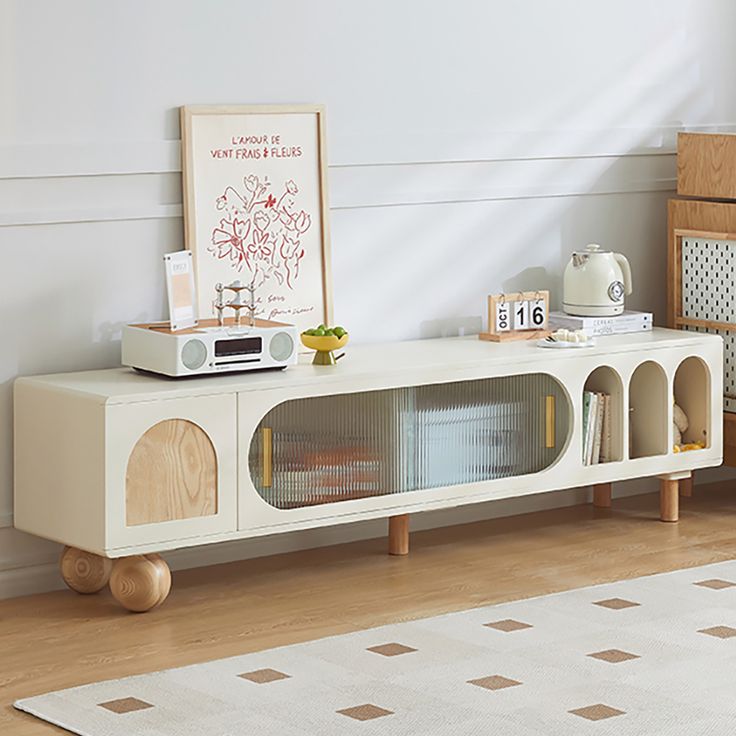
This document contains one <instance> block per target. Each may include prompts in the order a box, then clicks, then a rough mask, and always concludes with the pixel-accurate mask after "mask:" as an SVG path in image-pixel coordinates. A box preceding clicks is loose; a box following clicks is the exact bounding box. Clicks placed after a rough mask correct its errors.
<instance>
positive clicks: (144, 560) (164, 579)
mask: <svg viewBox="0 0 736 736" xmlns="http://www.w3.org/2000/svg"><path fill="white" fill-rule="evenodd" d="M110 590H111V591H112V594H113V597H114V598H115V600H116V601H117V602H118V603H119V604H120V605H121V606H123V607H124V608H127V609H128V610H129V611H135V612H136V613H143V612H144V611H150V610H151V609H152V608H156V606H160V605H161V604H162V603H163V602H164V601H165V600H166V596H168V595H169V591H170V590H171V572H170V570H169V566H168V565H167V564H166V563H165V562H164V560H163V558H162V557H161V556H160V555H154V554H151V555H134V556H133V557H122V558H121V559H119V560H115V564H114V565H113V568H112V575H111V576H110Z"/></svg>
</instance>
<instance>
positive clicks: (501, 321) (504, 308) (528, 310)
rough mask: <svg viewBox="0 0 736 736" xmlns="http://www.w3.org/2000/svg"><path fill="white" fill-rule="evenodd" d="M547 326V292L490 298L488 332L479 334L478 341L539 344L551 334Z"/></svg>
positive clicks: (520, 293)
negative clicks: (525, 341) (532, 341)
mask: <svg viewBox="0 0 736 736" xmlns="http://www.w3.org/2000/svg"><path fill="white" fill-rule="evenodd" d="M548 325H549V292H548V291H522V292H518V293H516V294H491V295H490V296H489V297H488V332H481V333H480V335H478V337H479V338H480V339H481V340H489V341H490V342H505V341H506V340H535V339H536V340H539V339H540V338H544V337H547V335H550V334H551V331H550V330H549V329H547V327H548Z"/></svg>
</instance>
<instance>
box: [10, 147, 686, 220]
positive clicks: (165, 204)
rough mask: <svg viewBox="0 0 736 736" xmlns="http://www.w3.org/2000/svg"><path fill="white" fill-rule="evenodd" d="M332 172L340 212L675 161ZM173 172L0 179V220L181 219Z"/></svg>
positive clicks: (631, 179) (637, 177) (495, 193)
mask: <svg viewBox="0 0 736 736" xmlns="http://www.w3.org/2000/svg"><path fill="white" fill-rule="evenodd" d="M329 175H330V176H329V178H330V181H329V190H330V191H329V199H330V209H331V210H332V211H342V210H356V209H366V208H380V207H408V206H427V205H441V204H450V203H473V202H494V201H507V200H520V199H544V198H559V197H580V196H590V195H610V194H631V193H644V192H672V191H674V190H675V189H676V160H675V156H674V154H670V155H667V156H660V155H647V156H644V155H639V156H628V157H625V158H623V159H608V158H568V159H527V160H513V161H481V162H479V161H473V162H470V161H464V162H454V163H448V162H434V163H425V164H411V165H410V164H398V165H388V164H381V165H379V166H355V167H352V166H344V167H332V168H330V172H329ZM173 177H175V175H173V174H171V173H166V174H160V175H156V174H153V175H151V174H145V175H135V176H133V175H126V176H120V175H118V174H110V175H107V176H97V177H95V179H94V184H92V182H91V181H90V180H89V179H85V178H84V177H59V178H55V177H50V178H49V177H41V178H38V179H34V180H29V179H24V180H22V182H21V181H20V180H16V181H15V182H14V181H13V180H4V181H2V180H0V227H25V226H31V225H68V224H73V223H92V222H119V221H133V220H160V219H171V218H180V217H181V216H182V205H181V187H180V186H179V183H178V182H176V181H175V180H174V178H173ZM157 182H158V183H157ZM82 184H83V186H82ZM31 188H32V189H33V192H34V194H33V197H32V198H31V197H29V195H28V190H29V189H31ZM91 189H94V198H92V197H91V194H90V191H91ZM3 195H4V196H3ZM29 200H30V201H32V203H33V204H34V205H35V206H33V207H30V206H29V205H28V202H29ZM107 202H114V203H115V204H113V205H109V204H105V203H107ZM49 203H51V204H49ZM100 203H102V204H100Z"/></svg>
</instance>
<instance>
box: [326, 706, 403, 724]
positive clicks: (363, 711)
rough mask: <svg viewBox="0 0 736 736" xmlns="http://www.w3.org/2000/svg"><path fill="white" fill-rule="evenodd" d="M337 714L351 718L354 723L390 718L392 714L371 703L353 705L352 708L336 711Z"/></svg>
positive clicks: (390, 711)
mask: <svg viewBox="0 0 736 736" xmlns="http://www.w3.org/2000/svg"><path fill="white" fill-rule="evenodd" d="M337 713H340V714H341V715H343V716H347V717H348V718H353V719H355V720H356V721H372V720H375V719H376V718H382V717H383V716H392V715H393V714H394V712H393V711H392V710H386V708H379V707H378V706H377V705H372V704H371V703H365V704H364V705H354V706H353V707H352V708H343V709H342V710H338V711H337Z"/></svg>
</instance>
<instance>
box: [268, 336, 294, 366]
mask: <svg viewBox="0 0 736 736" xmlns="http://www.w3.org/2000/svg"><path fill="white" fill-rule="evenodd" d="M268 350H269V352H270V353H271V357H272V358H273V359H274V360H278V361H279V362H281V361H284V360H286V359H287V358H288V357H289V356H290V355H291V354H292V353H293V352H294V341H293V340H292V339H291V335H290V334H289V333H288V332H277V333H276V334H275V335H274V336H273V337H272V338H271V343H270V344H269V346H268Z"/></svg>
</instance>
